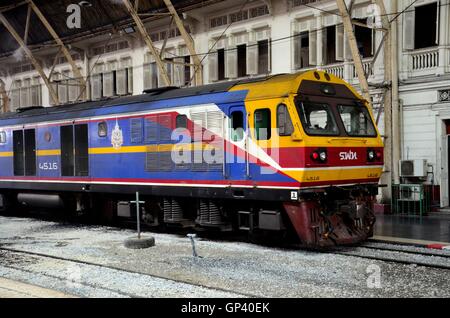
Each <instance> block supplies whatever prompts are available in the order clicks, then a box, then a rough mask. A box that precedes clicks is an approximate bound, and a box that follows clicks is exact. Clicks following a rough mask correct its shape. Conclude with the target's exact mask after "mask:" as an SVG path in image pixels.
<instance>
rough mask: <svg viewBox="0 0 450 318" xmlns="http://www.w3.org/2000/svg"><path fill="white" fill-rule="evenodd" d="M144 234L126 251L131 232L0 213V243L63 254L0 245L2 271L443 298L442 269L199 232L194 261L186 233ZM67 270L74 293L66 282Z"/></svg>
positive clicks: (186, 287)
mask: <svg viewBox="0 0 450 318" xmlns="http://www.w3.org/2000/svg"><path fill="white" fill-rule="evenodd" d="M144 234H145V235H149V236H150V234H151V236H153V237H154V238H155V240H156V242H157V244H156V245H155V246H153V247H151V248H149V249H136V250H134V249H127V248H126V247H124V244H123V242H124V241H125V240H126V239H127V238H129V237H131V236H133V235H134V233H133V231H130V230H124V229H118V228H110V227H103V226H79V225H74V224H59V223H55V222H48V221H41V220H35V219H28V218H15V217H0V247H4V248H9V249H14V250H18V251H28V252H33V253H37V254H43V255H51V256H55V257H62V258H64V259H65V260H57V259H49V258H46V257H41V256H38V255H34V256H29V255H26V254H21V253H14V252H11V251H9V252H8V251H3V255H0V276H2V277H6V278H10V279H17V280H22V281H24V282H30V283H34V284H36V285H40V286H43V287H48V286H47V285H51V286H53V287H54V288H55V290H60V291H65V292H68V293H71V294H74V295H80V296H85V297H91V296H92V297H94V296H97V297H138V296H141V297H245V296H250V297H251V296H257V297H449V296H450V287H449V286H450V275H449V274H450V271H449V270H444V269H435V268H429V267H423V266H416V265H408V264H398V263H393V262H384V261H378V260H371V259H364V258H361V257H353V256H346V255H337V254H333V253H319V252H312V251H305V250H286V249H280V248H270V247H265V246H259V245H254V244H248V243H242V242H221V241H211V240H206V239H200V238H197V239H196V248H197V252H198V254H199V255H200V256H201V257H198V258H194V257H192V247H191V242H190V240H189V238H187V237H185V236H181V235H173V234H159V233H144ZM8 253H9V254H8ZM416 257H419V256H416ZM70 260H72V261H70ZM73 261H78V262H86V263H88V264H98V265H106V266H108V268H102V267H98V268H97V267H95V266H93V265H86V264H80V263H77V262H73ZM68 268H69V269H68ZM74 268H75V273H76V275H75V276H76V278H77V279H76V280H75V282H81V285H80V286H78V287H79V288H80V290H79V291H77V288H73V284H72V285H70V284H69V287H70V289H67V278H66V276H67V273H68V272H70V271H71V270H73V269H74ZM94 268H95V269H94ZM374 268H375V269H379V274H380V275H379V280H375V281H378V282H379V284H375V286H374V285H373V284H371V283H370V282H372V281H373V275H374V273H375V274H377V270H375V271H374V270H373V269H374ZM130 272H137V273H130ZM139 273H141V275H140V274H139ZM47 276H48V277H47ZM46 277H47V278H46ZM80 277H81V278H80ZM75 286H77V285H76V284H75Z"/></svg>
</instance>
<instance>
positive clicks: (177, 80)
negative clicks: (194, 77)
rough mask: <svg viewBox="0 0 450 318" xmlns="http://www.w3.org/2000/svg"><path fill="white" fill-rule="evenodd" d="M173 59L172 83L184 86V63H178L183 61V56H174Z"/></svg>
mask: <svg viewBox="0 0 450 318" xmlns="http://www.w3.org/2000/svg"><path fill="white" fill-rule="evenodd" d="M173 61H174V62H176V64H174V65H173V67H174V73H173V77H174V78H173V85H175V86H179V87H181V86H184V64H178V63H184V58H175V59H173Z"/></svg>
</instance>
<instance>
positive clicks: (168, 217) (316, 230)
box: [0, 186, 377, 248]
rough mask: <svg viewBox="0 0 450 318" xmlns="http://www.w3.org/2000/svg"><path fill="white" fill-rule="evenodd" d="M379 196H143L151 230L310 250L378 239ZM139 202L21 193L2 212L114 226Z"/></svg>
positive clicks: (353, 191) (367, 191) (322, 192)
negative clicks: (279, 241)
mask: <svg viewBox="0 0 450 318" xmlns="http://www.w3.org/2000/svg"><path fill="white" fill-rule="evenodd" d="M376 193H377V188H376V186H360V187H355V186H353V187H348V188H339V187H332V188H322V189H317V190H308V191H303V192H302V191H300V193H299V197H298V200H296V201H263V200H245V199H244V198H241V199H240V200H230V199H217V198H212V199H210V198H192V197H168V196H163V197H160V196H143V197H141V200H143V201H145V203H144V204H142V205H141V209H140V215H141V220H142V223H144V224H145V225H147V226H149V227H158V228H160V229H163V230H167V229H191V230H196V231H203V232H205V231H213V232H219V231H222V232H225V231H226V232H241V233H247V234H248V235H249V236H250V237H252V238H257V237H264V238H269V239H270V238H271V237H273V238H275V237H276V238H280V237H281V238H283V241H294V242H292V243H300V245H302V246H305V247H311V248H318V247H329V246H335V245H345V244H354V243H358V242H361V241H364V240H365V239H367V238H368V237H371V236H372V234H373V233H372V231H373V225H374V223H375V217H374V214H373V203H374V199H375V195H376ZM133 200H134V198H133V196H132V195H130V194H126V195H125V194H124V195H114V196H112V195H108V194H95V193H78V194H75V193H70V192H65V193H63V194H56V193H35V192H28V193H26V192H20V193H8V194H7V195H2V196H1V200H0V203H2V204H0V207H1V206H4V207H5V208H7V207H11V206H14V201H15V205H16V206H17V204H19V205H20V206H21V207H22V208H23V207H25V208H32V207H38V208H52V207H53V208H64V210H65V211H71V212H72V213H74V214H75V215H78V216H79V215H91V216H95V217H96V218H97V219H98V220H100V221H101V222H102V223H109V224H112V223H115V222H117V221H119V222H121V221H127V220H128V221H133V220H135V219H136V208H135V206H134V205H133V204H131V203H130V201H133ZM12 202H13V203H12ZM295 241H297V242H295ZM284 243H287V242H284ZM289 243H291V242H289Z"/></svg>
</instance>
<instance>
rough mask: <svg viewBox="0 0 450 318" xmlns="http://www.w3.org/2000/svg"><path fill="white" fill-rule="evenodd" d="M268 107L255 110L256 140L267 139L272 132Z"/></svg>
mask: <svg viewBox="0 0 450 318" xmlns="http://www.w3.org/2000/svg"><path fill="white" fill-rule="evenodd" d="M271 130H272V123H271V118H270V109H268V108H264V109H258V110H256V111H255V132H256V140H269V139H270V137H271V133H272V131H271Z"/></svg>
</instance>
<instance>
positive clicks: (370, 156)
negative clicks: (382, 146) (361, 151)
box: [367, 150, 376, 161]
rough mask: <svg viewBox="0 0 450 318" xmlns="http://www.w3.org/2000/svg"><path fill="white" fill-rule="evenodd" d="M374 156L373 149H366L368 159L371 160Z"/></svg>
mask: <svg viewBox="0 0 450 318" xmlns="http://www.w3.org/2000/svg"><path fill="white" fill-rule="evenodd" d="M375 157H376V154H375V151H373V150H368V151H367V159H369V161H373V160H374V159H375Z"/></svg>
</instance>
